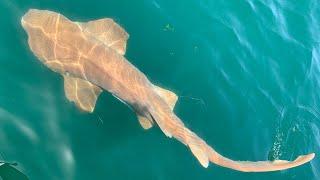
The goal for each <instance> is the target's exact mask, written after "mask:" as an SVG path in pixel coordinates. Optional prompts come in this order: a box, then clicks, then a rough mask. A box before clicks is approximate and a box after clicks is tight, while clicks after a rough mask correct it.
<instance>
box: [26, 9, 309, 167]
mask: <svg viewBox="0 0 320 180" xmlns="http://www.w3.org/2000/svg"><path fill="white" fill-rule="evenodd" d="M21 24H22V26H23V28H24V29H25V31H26V32H27V34H28V44H29V46H30V49H31V51H32V52H33V53H34V54H35V56H37V57H38V59H39V60H40V61H41V62H42V63H43V64H44V65H45V66H47V67H48V68H50V69H52V70H53V71H55V72H57V73H59V74H61V75H63V77H64V89H65V93H66V96H67V98H68V99H69V100H70V101H73V102H74V103H75V104H76V106H77V107H79V108H80V109H82V110H84V111H87V112H93V110H94V107H95V103H96V100H97V98H98V96H99V94H100V93H101V92H102V90H106V91H108V92H110V93H112V94H113V95H114V96H115V97H117V98H118V99H119V100H121V101H123V102H124V103H126V104H127V105H129V106H130V107H131V108H132V109H133V110H134V112H136V113H137V116H138V120H139V122H140V124H141V125H142V127H143V128H144V129H149V128H151V127H152V126H153V125H154V124H155V123H156V124H158V126H159V127H160V128H161V130H162V131H163V132H164V134H165V135H166V136H168V137H174V138H176V139H178V140H179V141H180V142H182V143H183V144H185V145H186V146H188V147H189V148H190V150H191V152H192V153H193V154H194V156H195V157H196V158H197V159H198V161H199V162H200V164H201V165H202V166H204V167H208V165H209V162H213V163H215V164H217V165H220V166H223V167H227V168H231V169H235V170H238V171H245V172H262V171H276V170H283V169H288V168H292V167H296V166H299V165H302V164H304V163H306V162H309V161H310V160H312V159H313V158H314V153H311V154H308V155H302V156H299V157H298V158H296V159H295V160H294V161H285V160H276V161H258V162H250V161H234V160H231V159H228V158H226V157H224V156H222V155H220V154H219V153H217V152H216V151H215V150H214V149H213V148H212V147H210V146H209V145H208V144H207V143H206V142H205V141H204V140H202V139H201V138H200V137H198V136H197V135H196V134H195V133H194V132H192V131H191V130H189V129H188V128H187V127H186V126H185V125H184V124H183V122H182V121H181V120H180V119H179V118H178V117H177V116H176V115H175V113H174V112H173V108H174V105H175V103H176V101H177V99H178V97H177V95H175V94H174V93H173V92H171V91H169V90H166V89H163V88H160V87H157V86H156V85H154V84H152V83H151V82H150V81H149V80H148V78H147V77H146V76H145V75H144V74H143V73H142V72H141V71H139V70H138V69H137V68H136V67H135V66H133V65H132V64H131V63H130V62H129V61H128V60H127V59H126V58H125V57H124V54H125V50H126V41H127V39H128V37H129V35H128V33H127V32H125V30H123V29H122V28H121V27H120V26H119V25H118V24H116V23H115V22H114V21H113V20H112V19H109V18H103V19H98V20H95V21H89V22H73V21H71V20H69V19H67V18H66V17H64V16H63V15H61V14H59V13H55V12H52V11H47V10H37V9H31V10H29V11H28V12H27V13H26V14H25V15H24V16H23V17H22V19H21Z"/></svg>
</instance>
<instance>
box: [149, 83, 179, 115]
mask: <svg viewBox="0 0 320 180" xmlns="http://www.w3.org/2000/svg"><path fill="white" fill-rule="evenodd" d="M154 88H155V90H156V92H157V93H158V94H159V95H160V96H161V97H162V98H163V99H164V100H165V101H166V102H167V104H168V105H169V106H170V108H171V109H172V110H173V108H174V106H175V105H176V102H177V100H178V96H177V95H176V94H175V93H174V92H171V91H169V90H167V89H163V88H161V87H158V86H154Z"/></svg>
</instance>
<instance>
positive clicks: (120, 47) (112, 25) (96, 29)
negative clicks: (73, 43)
mask: <svg viewBox="0 0 320 180" xmlns="http://www.w3.org/2000/svg"><path fill="white" fill-rule="evenodd" d="M80 24H81V26H82V27H83V31H84V33H87V34H89V35H92V36H94V37H95V38H96V39H98V40H99V41H101V42H103V43H104V44H106V45H107V46H109V47H111V48H112V49H114V50H116V51H117V52H118V53H119V54H121V55H124V54H125V52H126V45H127V40H128V38H129V34H128V33H127V32H126V31H125V30H124V29H123V28H122V27H121V26H120V25H118V24H117V23H116V22H114V21H113V20H112V19H110V18H103V19H98V20H95V21H89V22H87V23H80Z"/></svg>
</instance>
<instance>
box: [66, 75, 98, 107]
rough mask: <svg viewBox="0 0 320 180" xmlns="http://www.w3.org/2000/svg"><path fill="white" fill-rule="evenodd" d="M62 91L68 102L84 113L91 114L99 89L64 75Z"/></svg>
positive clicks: (87, 82) (86, 82)
mask: <svg viewBox="0 0 320 180" xmlns="http://www.w3.org/2000/svg"><path fill="white" fill-rule="evenodd" d="M63 77H64V91H65V94H66V97H67V98H68V100H69V101H71V102H74V103H75V104H76V106H77V107H78V108H79V109H81V110H83V111H85V112H93V110H94V107H95V105H96V101H97V98H98V96H99V95H100V93H101V92H102V90H101V88H99V87H98V86H96V85H94V84H92V83H90V82H89V81H86V80H83V79H79V78H74V77H70V76H67V75H64V76H63Z"/></svg>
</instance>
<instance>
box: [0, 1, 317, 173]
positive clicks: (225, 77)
mask: <svg viewBox="0 0 320 180" xmlns="http://www.w3.org/2000/svg"><path fill="white" fill-rule="evenodd" d="M29 8H39V9H49V10H53V11H57V12H60V13H62V14H64V15H65V16H67V17H69V18H70V19H72V20H76V21H88V20H92V19H97V18H102V17H111V18H113V19H115V21H117V22H118V23H119V24H120V25H122V26H123V27H124V28H125V29H126V30H127V32H128V33H129V34H130V38H129V41H128V45H127V53H126V57H127V58H128V59H129V60H130V61H131V62H132V63H133V64H134V65H136V66H137V67H138V68H139V69H140V70H141V71H143V72H144V73H145V74H146V75H147V76H148V77H149V78H150V79H151V80H152V81H153V82H154V83H155V84H158V85H160V86H162V87H165V88H168V89H171V90H172V91H174V92H175V93H176V94H178V95H180V96H181V98H180V100H179V102H178V103H177V106H176V109H175V111H176V113H177V114H178V116H179V117H181V119H183V121H184V122H185V124H186V125H187V126H188V127H190V128H191V129H193V130H194V131H195V132H196V133H198V134H199V135H200V136H201V137H203V138H204V139H205V140H206V141H207V142H208V143H209V144H210V145H212V146H213V147H214V148H215V149H216V150H217V151H219V152H220V153H222V154H224V155H226V156H227V157H230V158H233V159H237V160H263V159H267V158H269V159H274V158H282V159H293V158H295V157H296V156H297V155H299V154H306V153H309V152H316V153H318V154H319V150H320V140H319V139H320V130H319V127H320V110H319V104H320V96H319V88H320V79H319V78H320V48H319V41H320V35H319V30H320V22H319V21H320V20H319V17H320V3H319V2H318V1H316V0H313V1H303V2H302V1H300V2H299V3H290V2H286V1H279V2H277V1H271V0H269V1H252V0H250V1H249V0H248V1H241V2H240V1H239V2H238V1H237V2H235V1H232V2H231V1H229V2H225V1H208V0H207V1H204V0H202V1H196V0H190V1H176V2H171V1H170V2H169V1H161V0H157V1H130V0H127V1H125V0H122V1H119V0H118V1H98V0H97V1H95V0H91V1H79V0H77V1H76V0H72V1H68V2H61V1H53V0H47V1H41V2H39V1H30V0H2V1H1V2H0V22H1V25H0V27H1V30H0V128H1V131H0V154H1V156H0V157H1V158H2V159H3V160H5V161H9V162H12V161H14V162H17V163H18V166H17V168H18V169H19V170H21V171H22V172H24V173H25V174H26V175H27V176H28V177H29V178H30V179H89V178H92V179H138V178H139V179H213V178H214V179H236V178H237V179H271V178H272V179H319V178H320V170H319V168H320V161H319V158H318V157H316V158H315V159H314V160H313V161H312V162H311V163H309V164H306V165H304V166H302V167H298V168H294V169H290V170H286V171H282V172H271V173H241V172H237V171H233V170H229V169H225V168H221V167H218V166H215V165H211V166H209V168H208V169H204V168H202V167H201V166H200V165H199V163H198V162H197V161H196V159H195V158H194V157H193V156H192V155H191V153H190V152H189V150H188V149H187V148H186V147H185V146H183V145H182V144H180V143H179V142H177V141H175V140H172V139H168V138H166V137H165V136H164V135H163V133H162V132H161V131H160V130H159V128H157V127H156V128H153V129H151V130H149V131H144V130H142V128H141V127H140V125H139V123H138V122H137V120H136V117H135V114H134V113H133V112H131V111H130V110H129V109H128V108H127V107H126V106H125V105H123V104H122V103H120V102H119V101H118V100H116V99H115V98H113V97H112V96H111V95H110V94H108V93H103V94H102V96H101V97H100V98H99V100H98V104H97V106H96V110H95V112H94V113H93V114H85V113H81V112H79V111H78V110H77V109H76V108H75V106H74V105H73V104H71V103H69V102H68V101H67V100H66V98H65V96H64V92H63V81H62V77H61V76H59V75H58V74H56V73H54V72H51V71H50V70H49V69H47V68H45V67H44V66H43V65H41V64H40V62H39V61H38V60H37V59H36V58H35V56H34V55H33V54H32V53H31V51H30V50H29V47H28V46H27V39H26V38H27V36H26V34H25V32H24V31H23V29H22V27H21V26H20V18H21V16H22V15H23V14H24V13H25V12H26V11H27V10H28V9H29ZM197 99H200V100H197Z"/></svg>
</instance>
